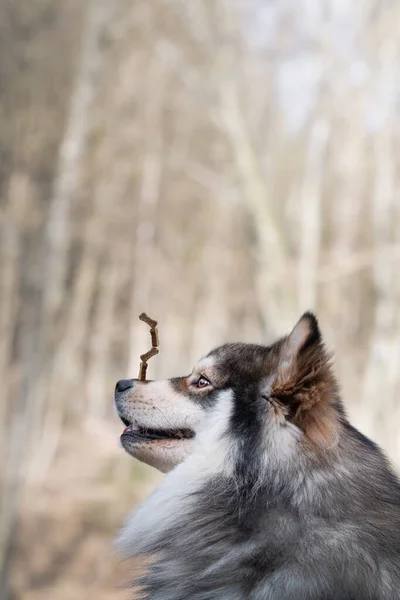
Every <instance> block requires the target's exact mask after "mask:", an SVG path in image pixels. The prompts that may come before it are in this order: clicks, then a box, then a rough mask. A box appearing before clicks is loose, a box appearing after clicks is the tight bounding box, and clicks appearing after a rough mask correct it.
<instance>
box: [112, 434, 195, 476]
mask: <svg viewBox="0 0 400 600" xmlns="http://www.w3.org/2000/svg"><path fill="white" fill-rule="evenodd" d="M192 444H193V440H192V439H182V440H157V441H152V442H142V443H136V442H133V441H132V440H130V439H121V445H122V447H123V448H124V450H125V451H126V452H127V453H128V454H129V455H130V456H133V458H136V459H137V460H139V461H140V462H143V463H145V464H146V465H149V466H150V467H154V468H155V469H157V470H158V471H161V473H168V472H169V471H171V470H172V469H173V468H174V467H176V466H177V465H179V464H180V463H182V462H183V461H184V460H185V459H186V458H187V457H188V456H189V455H190V453H191V449H192Z"/></svg>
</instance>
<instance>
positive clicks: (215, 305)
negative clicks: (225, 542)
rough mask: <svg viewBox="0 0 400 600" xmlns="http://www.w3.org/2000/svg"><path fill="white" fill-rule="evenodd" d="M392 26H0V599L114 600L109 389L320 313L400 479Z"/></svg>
mask: <svg viewBox="0 0 400 600" xmlns="http://www.w3.org/2000/svg"><path fill="white" fill-rule="evenodd" d="M399 106H400V4H399V3H398V2H393V1H390V0H381V1H378V0H360V1H359V2H350V1H349V0H318V1H317V0H279V1H278V0H225V1H224V0H214V1H211V0H150V1H149V0H86V1H82V0H29V1H26V0H1V1H0V227H1V229H0V231H1V238H0V274H1V279H0V286H1V287H0V386H1V393H0V411H1V413H0V428H1V429H0V452H1V454H0V457H1V460H0V466H1V473H0V475H1V480H0V486H1V487H0V495H1V515H0V527H1V530H0V532H1V534H0V535H1V538H0V598H1V600H39V599H42V598H43V599H44V598H51V599H52V600H81V599H82V600H84V599H86V598H88V599H89V598H96V599H97V600H111V599H112V598H117V597H118V598H119V597H125V596H126V592H124V591H122V592H121V591H119V590H118V588H117V586H118V584H120V583H122V582H123V581H126V580H127V579H129V574H127V573H124V572H122V574H121V569H122V571H123V567H120V565H119V563H118V559H116V558H115V557H113V555H112V552H113V550H112V539H113V536H114V534H115V531H116V530H117V528H118V526H119V525H120V524H121V522H122V519H123V517H124V515H126V514H127V512H128V510H129V508H130V507H132V506H134V504H135V503H136V502H137V501H138V499H140V498H141V497H143V495H145V494H147V493H148V491H149V490H150V489H151V487H152V486H153V485H154V482H155V479H156V477H157V475H156V473H155V472H154V471H152V470H151V469H147V468H146V467H142V466H140V465H138V464H136V463H135V462H134V461H133V460H132V459H130V458H129V457H128V456H127V455H125V454H124V453H123V451H122V450H120V448H119V446H118V437H119V434H120V432H121V429H122V425H121V424H120V423H119V422H118V419H117V417H116V416H115V414H114V412H113V390H114V385H115V382H116V380H117V379H119V378H126V377H129V376H137V372H138V365H139V359H138V356H139V354H140V353H142V352H144V351H146V350H147V349H148V347H149V334H148V329H147V327H146V326H145V325H144V324H143V323H140V322H139V321H138V320H137V315H138V314H139V313H140V312H142V311H143V310H144V311H146V312H148V314H149V315H150V316H151V317H153V318H156V319H158V321H159V323H160V326H159V330H160V339H161V348H160V350H161V351H160V355H159V356H158V357H157V358H155V359H152V361H151V362H150V364H149V373H148V374H149V376H150V377H163V376H172V375H178V374H186V373H188V372H189V371H190V369H191V367H192V364H193V363H194V361H195V360H196V358H198V357H200V356H201V355H202V354H203V353H204V352H206V351H208V350H209V349H210V348H211V347H212V346H214V345H218V344H220V343H222V342H225V341H229V340H242V341H255V342H263V341H265V342H267V341H268V340H271V339H273V337H274V336H276V335H281V334H283V333H286V332H287V331H288V330H289V329H290V328H291V327H292V325H293V324H294V323H295V321H296V319H297V318H298V317H299V316H300V314H301V313H302V311H304V310H305V309H308V308H311V309H314V310H316V312H317V314H318V316H319V319H320V323H321V325H322V328H323V331H324V332H325V335H326V339H327V341H328V343H329V345H330V347H331V348H332V349H333V350H334V351H335V352H336V357H337V360H336V364H337V371H338V374H339V377H340V381H341V384H342V389H343V394H344V397H345V402H346V405H347V407H348V411H349V413H350V415H351V417H352V419H353V421H354V423H355V424H356V425H357V426H359V427H360V428H361V429H362V430H363V431H364V432H365V433H367V434H369V435H371V436H372V437H373V438H374V439H375V440H376V441H378V442H379V443H380V444H381V445H382V446H383V447H384V448H385V449H386V451H387V452H388V453H389V455H390V456H391V458H392V459H393V460H394V461H395V462H396V464H397V465H400V431H399V423H400V420H399V416H400V414H399V413H400V277H399V269H400V118H399V117H400V114H399Z"/></svg>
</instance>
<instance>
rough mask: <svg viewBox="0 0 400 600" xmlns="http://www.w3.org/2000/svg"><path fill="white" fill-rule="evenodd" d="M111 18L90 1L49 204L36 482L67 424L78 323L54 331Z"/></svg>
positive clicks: (106, 6) (97, 0)
mask: <svg viewBox="0 0 400 600" xmlns="http://www.w3.org/2000/svg"><path fill="white" fill-rule="evenodd" d="M111 14H112V7H111V6H110V3H109V2H107V0H90V2H89V3H88V6H87V13H86V28H85V31H84V37H83V46H82V55H81V59H80V64H79V72H78V76H77V80H76V84H75V88H74V91H73V94H72V100H71V106H70V113H69V117H68V121H67V126H66V131H65V135H64V139H63V141H62V143H61V147H60V155H59V163H58V168H57V175H56V179H55V186H54V190H53V196H52V198H51V201H50V213H49V217H48V221H47V227H46V234H45V257H44V260H45V262H44V268H43V273H44V280H43V300H42V312H41V314H42V317H41V331H40V335H41V338H42V339H41V343H40V345H39V348H41V355H42V362H41V366H40V368H41V372H42V377H43V374H44V373H46V372H47V377H46V379H45V383H46V389H45V388H44V387H43V386H42V385H41V386H40V387H39V393H38V394H37V396H36V400H35V415H34V423H33V430H34V431H35V432H36V434H35V439H40V444H39V445H38V446H37V447H36V449H35V453H34V455H33V459H32V461H31V465H30V474H31V477H33V478H34V479H35V481H36V482H37V483H38V482H39V481H42V480H43V478H44V476H45V474H46V472H47V469H48V467H49V465H50V463H51V460H52V457H53V456H54V452H55V450H56V448H57V444H58V440H59V436H60V432H61V424H62V420H63V412H64V411H63V408H64V403H63V402H54V398H55V397H56V396H57V389H58V386H59V381H60V379H59V377H60V373H62V372H63V371H64V370H65V369H67V368H69V364H68V363H66V364H65V363H64V358H65V357H66V356H65V349H64V346H65V345H66V344H67V340H68V339H69V335H70V330H69V329H68V327H71V328H73V327H75V324H71V322H69V323H68V324H67V331H66V336H65V337H64V338H61V337H60V331H58V336H55V335H54V332H55V331H57V329H58V330H60V323H57V315H59V312H60V309H61V305H62V303H63V301H65V275H66V270H67V264H68V245H69V240H70V234H69V230H68V222H69V212H70V207H71V204H72V202H73V200H74V198H75V196H76V195H77V194H78V190H79V188H80V182H81V167H82V163H83V156H84V151H85V147H86V143H87V138H88V135H89V132H90V125H91V111H92V107H93V102H94V99H95V97H96V91H97V86H98V83H99V76H100V73H101V69H102V66H103V57H104V47H103V45H102V38H103V34H104V28H105V27H106V26H107V25H108V24H109V20H110V16H111ZM70 314H71V313H70ZM57 326H58V327H57ZM57 337H58V340H57ZM57 342H60V346H59V348H58V350H57V352H56V353H54V344H55V343H57ZM67 365H68V366H67ZM46 402H47V403H48V406H47V408H46ZM43 418H44V421H43V422H42V420H43ZM40 430H41V433H40V434H39V431H40Z"/></svg>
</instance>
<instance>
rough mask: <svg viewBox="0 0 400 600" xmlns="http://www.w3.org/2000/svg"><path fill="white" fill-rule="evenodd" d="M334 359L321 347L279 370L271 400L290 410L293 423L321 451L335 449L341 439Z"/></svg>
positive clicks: (319, 344)
mask: <svg viewBox="0 0 400 600" xmlns="http://www.w3.org/2000/svg"><path fill="white" fill-rule="evenodd" d="M331 358H332V357H331V355H330V354H329V353H328V352H326V350H325V348H324V347H323V345H322V344H321V343H318V344H317V345H316V347H314V348H310V349H309V350H307V351H306V352H305V354H304V356H301V355H300V356H299V357H298V358H297V359H296V360H294V361H292V362H291V364H290V369H289V368H288V365H287V363H286V361H285V358H284V368H283V369H282V368H281V365H279V366H278V370H277V373H276V378H275V380H274V382H273V384H272V387H271V396H272V397H274V398H276V399H277V400H278V401H279V402H281V403H282V404H285V405H287V406H288V407H289V408H290V411H291V413H292V416H291V418H290V420H291V421H292V423H293V424H294V425H296V426H297V427H299V429H301V430H302V431H303V432H304V435H305V437H306V439H307V440H308V441H309V442H310V443H311V444H313V445H317V446H318V447H319V448H327V447H331V446H332V445H334V444H335V440H336V439H337V427H338V424H339V415H338V413H337V410H336V408H335V406H334V403H335V400H336V380H335V376H334V374H333V371H332V367H331Z"/></svg>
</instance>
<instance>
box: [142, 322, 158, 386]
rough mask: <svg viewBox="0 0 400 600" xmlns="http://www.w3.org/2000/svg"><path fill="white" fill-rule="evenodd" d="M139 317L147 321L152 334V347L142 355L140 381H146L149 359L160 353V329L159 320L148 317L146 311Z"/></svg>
mask: <svg viewBox="0 0 400 600" xmlns="http://www.w3.org/2000/svg"><path fill="white" fill-rule="evenodd" d="M139 319H140V320H141V321H144V322H145V323H147V325H148V326H149V327H150V336H151V346H152V347H151V349H150V350H149V351H148V352H146V353H145V354H142V355H141V356H140V360H141V363H140V368H139V381H146V372H147V361H148V360H149V359H150V358H151V357H152V356H155V355H156V354H158V345H159V338H158V331H157V321H154V319H150V317H148V316H147V315H146V313H142V314H141V315H139Z"/></svg>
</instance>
